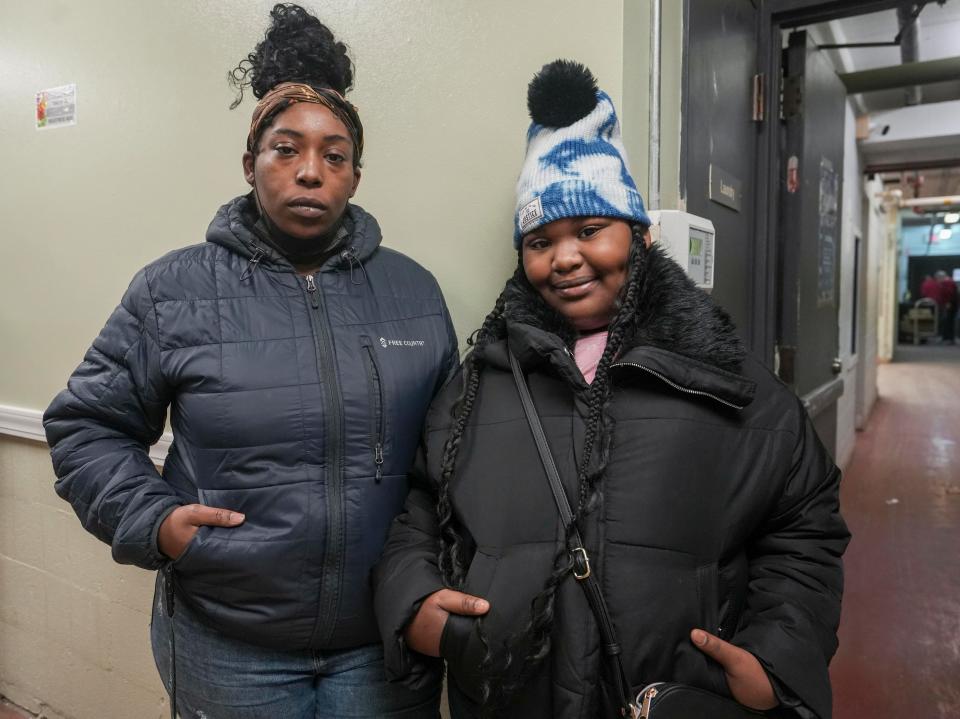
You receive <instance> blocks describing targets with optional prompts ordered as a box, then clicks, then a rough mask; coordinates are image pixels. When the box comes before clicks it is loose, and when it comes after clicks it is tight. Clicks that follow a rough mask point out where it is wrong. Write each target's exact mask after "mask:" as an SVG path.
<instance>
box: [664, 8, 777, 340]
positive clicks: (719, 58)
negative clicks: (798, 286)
mask: <svg viewBox="0 0 960 719" xmlns="http://www.w3.org/2000/svg"><path fill="white" fill-rule="evenodd" d="M756 29H757V10H756V8H754V6H753V3H751V2H750V0H689V7H688V22H687V52H686V58H687V63H686V64H687V73H686V81H687V86H686V88H685V92H684V98H685V108H684V114H683V117H684V128H683V129H684V132H683V138H682V155H683V157H682V167H683V168H684V177H683V178H682V179H683V184H684V186H685V188H686V199H687V211H688V212H692V213H693V214H695V215H699V216H701V217H706V218H708V219H709V220H710V221H711V222H713V224H714V227H715V228H716V231H717V235H716V237H717V241H716V265H715V276H714V290H713V296H714V299H716V300H717V302H718V303H719V304H720V305H721V306H722V307H724V308H725V309H726V310H727V311H728V312H729V313H730V315H731V316H732V317H733V320H734V322H735V323H736V325H737V328H738V330H739V331H740V335H741V336H742V337H743V338H744V339H745V340H746V341H747V343H748V344H751V343H752V337H753V333H752V332H751V322H752V319H753V296H754V282H755V280H756V277H757V275H758V272H760V271H762V270H760V268H758V267H757V266H756V264H755V263H754V258H755V257H756V256H757V253H756V251H755V247H754V243H755V239H756V234H755V232H754V227H753V222H754V205H753V203H754V194H753V189H754V176H755V172H756V136H757V129H756V125H755V123H754V122H753V119H752V95H753V77H754V74H755V73H756V71H757V70H756V62H757V61H756ZM758 356H762V348H761V350H760V351H758Z"/></svg>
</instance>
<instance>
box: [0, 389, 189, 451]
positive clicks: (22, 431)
mask: <svg viewBox="0 0 960 719" xmlns="http://www.w3.org/2000/svg"><path fill="white" fill-rule="evenodd" d="M0 434H6V435H10V436H11V437H22V438H23V439H32V440H34V441H36V442H43V443H44V444H46V443H47V435H46V433H45V432H44V431H43V412H41V411H40V410H36V409H24V408H22V407H11V406H10V405H5V404H0ZM171 442H173V435H172V434H171V433H170V432H164V433H163V436H162V437H160V441H159V442H157V443H156V444H155V445H153V446H152V447H151V448H150V459H152V460H153V461H154V463H155V464H157V465H158V466H162V465H163V461H164V460H165V459H166V458H167V451H168V450H169V449H170V443H171Z"/></svg>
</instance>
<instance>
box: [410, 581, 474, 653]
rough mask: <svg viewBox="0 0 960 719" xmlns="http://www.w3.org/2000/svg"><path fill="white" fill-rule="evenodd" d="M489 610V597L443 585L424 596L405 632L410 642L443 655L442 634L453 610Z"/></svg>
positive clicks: (415, 647)
mask: <svg viewBox="0 0 960 719" xmlns="http://www.w3.org/2000/svg"><path fill="white" fill-rule="evenodd" d="M489 610H490V603H489V602H488V601H487V600H486V599H481V598H480V597H474V596H472V595H470V594H464V593H463V592H457V591H454V590H453V589H441V590H440V591H438V592H434V593H433V594H431V595H430V596H429V597H427V598H426V599H424V600H423V603H422V604H421V605H420V609H419V611H418V612H417V613H416V615H414V617H413V619H412V620H411V622H410V624H408V625H407V629H406V631H405V632H404V633H403V636H404V638H405V639H406V640H407V646H408V647H410V648H411V649H413V650H414V651H416V652H420V653H421V654H426V655H427V656H430V657H439V656H440V636H441V635H442V634H443V627H444V625H445V624H446V623H447V617H449V616H450V615H451V614H462V615H464V616H468V617H477V616H480V615H481V614H486V613H487V612H488V611H489Z"/></svg>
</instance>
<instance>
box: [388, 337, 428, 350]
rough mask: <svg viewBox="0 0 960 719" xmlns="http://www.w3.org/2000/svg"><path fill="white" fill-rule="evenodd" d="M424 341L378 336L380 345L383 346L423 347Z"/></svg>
mask: <svg viewBox="0 0 960 719" xmlns="http://www.w3.org/2000/svg"><path fill="white" fill-rule="evenodd" d="M425 344H426V343H425V342H424V340H390V339H387V338H386V337H381V338H380V346H381V347H383V348H387V347H423V346H424V345H425Z"/></svg>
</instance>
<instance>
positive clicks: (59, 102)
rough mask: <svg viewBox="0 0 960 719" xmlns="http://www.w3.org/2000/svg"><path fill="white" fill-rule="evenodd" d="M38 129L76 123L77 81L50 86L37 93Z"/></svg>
mask: <svg viewBox="0 0 960 719" xmlns="http://www.w3.org/2000/svg"><path fill="white" fill-rule="evenodd" d="M36 117H37V129H38V130H52V129H54V128H58V127H70V126H71V125H76V124H77V83H75V82H74V83H70V84H69V85H61V86H60V87H51V88H49V89H47V90H40V91H39V92H38V93H37V102H36Z"/></svg>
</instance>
